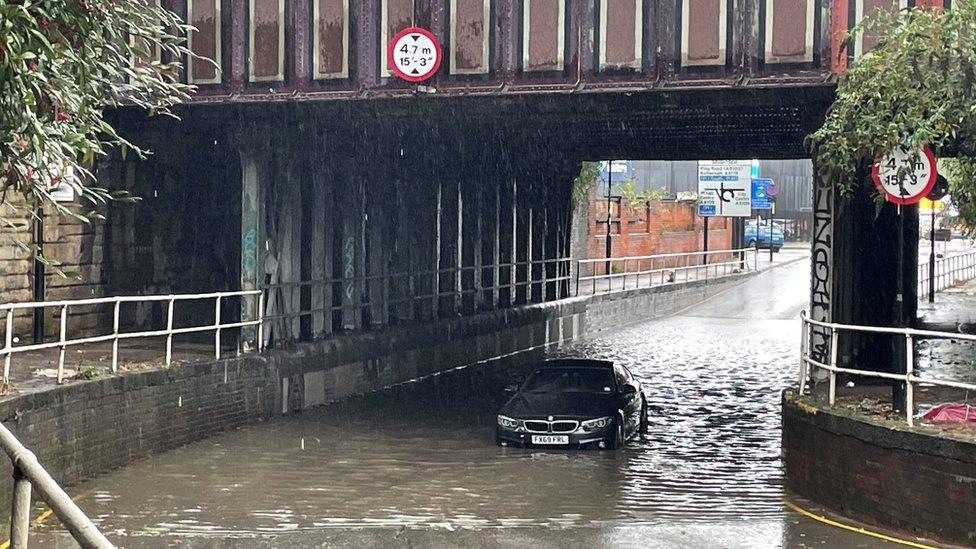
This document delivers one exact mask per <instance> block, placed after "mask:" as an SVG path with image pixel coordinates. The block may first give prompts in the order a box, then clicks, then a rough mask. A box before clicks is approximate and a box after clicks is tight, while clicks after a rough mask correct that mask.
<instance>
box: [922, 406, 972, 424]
mask: <svg viewBox="0 0 976 549" xmlns="http://www.w3.org/2000/svg"><path fill="white" fill-rule="evenodd" d="M923 417H924V418H925V419H930V420H932V421H972V422H974V423H976V406H970V405H968V404H955V403H952V402H950V403H946V404H939V405H938V406H936V407H934V408H932V409H931V410H929V411H928V412H925V415H924V416H923Z"/></svg>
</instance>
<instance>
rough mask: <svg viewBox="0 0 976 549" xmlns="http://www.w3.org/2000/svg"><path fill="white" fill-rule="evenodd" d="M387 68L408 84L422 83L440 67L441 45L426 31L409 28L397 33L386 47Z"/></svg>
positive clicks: (418, 28)
mask: <svg viewBox="0 0 976 549" xmlns="http://www.w3.org/2000/svg"><path fill="white" fill-rule="evenodd" d="M386 55H387V66H389V67H390V70H392V71H393V73H394V74H396V75H397V76H399V77H400V78H402V79H404V80H406V81H408V82H423V81H424V80H427V79H428V78H430V77H431V76H434V73H435V72H437V69H438V67H440V66H441V58H442V57H443V55H442V53H441V44H440V42H439V41H438V40H437V37H435V36H434V35H433V34H431V33H430V31H428V30H427V29H422V28H420V27H410V28H406V29H403V30H402V31H400V32H398V33H397V35H396V36H394V37H393V39H392V40H390V43H389V45H388V46H387V52H386Z"/></svg>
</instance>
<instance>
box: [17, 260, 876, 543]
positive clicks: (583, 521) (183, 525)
mask: <svg viewBox="0 0 976 549" xmlns="http://www.w3.org/2000/svg"><path fill="white" fill-rule="evenodd" d="M808 276H809V264H808V263H807V262H806V261H799V262H797V263H794V264H791V265H787V266H785V267H780V268H778V269H776V270H773V271H769V272H765V273H763V274H761V275H759V276H758V277H756V278H755V279H753V280H751V281H750V282H748V283H746V284H744V285H742V286H739V287H737V288H734V289H733V290H731V291H729V292H726V293H725V294H722V295H720V296H718V297H716V298H713V299H712V300H710V301H708V302H706V303H705V304H703V305H700V306H698V307H696V308H694V309H691V310H689V311H686V312H684V313H681V314H679V315H677V316H674V317H671V318H667V319H661V320H656V321H653V322H646V323H643V324H639V325H635V326H631V327H629V328H625V329H622V330H619V331H616V332H614V333H613V334H611V335H607V336H604V337H600V338H598V339H594V340H591V341H588V342H585V343H582V344H579V345H576V346H574V347H572V348H570V349H565V350H562V351H560V352H559V353H558V354H560V355H579V354H583V355H586V356H590V357H599V358H612V359H615V360H620V361H622V362H624V363H625V364H626V365H628V366H629V367H631V369H632V370H633V371H634V372H635V374H636V375H637V376H638V377H639V378H640V379H641V381H642V382H643V383H644V387H645V391H646V393H647V398H648V404H649V410H650V416H651V423H650V433H649V434H648V435H647V436H646V437H644V438H643V439H641V440H636V441H633V442H631V443H630V444H629V445H628V447H627V448H625V449H623V450H621V451H617V452H609V451H603V452H601V451H559V450H552V451H540V450H523V449H514V448H500V447H497V446H495V444H494V438H493V436H494V435H493V422H494V417H495V411H496V410H497V407H498V405H499V404H500V403H501V401H502V399H503V398H504V395H502V394H500V392H499V391H498V390H497V387H492V388H490V389H485V388H482V387H471V386H465V387H453V388H452V387H445V386H444V384H436V383H431V384H416V386H413V387H410V388H407V389H401V390H399V391H397V392H390V393H386V394H379V395H374V396H371V397H368V398H365V399H359V400H355V401H351V402H348V403H345V404H343V405H341V406H333V407H329V408H323V409H319V410H316V411H313V412H311V413H304V414H301V415H295V416H291V417H286V418H282V419H280V420H277V421H274V422H270V423H266V424H259V425H253V426H249V427H246V428H242V429H239V430H236V431H233V432H229V433H225V434H222V435H220V436H217V437H214V438H211V439H208V440H205V441H202V442H199V443H195V444H191V445H189V446H186V447H183V448H180V449H178V450H175V451H172V452H167V453H165V454H162V455H159V456H156V457H154V458H152V459H148V460H145V461H142V462H139V463H136V464H134V465H132V466H130V467H127V468H125V469H122V470H119V471H117V472H114V473H111V474H107V475H104V476H102V477H100V478H98V479H96V480H94V481H92V482H90V483H87V484H85V485H83V486H79V487H77V488H74V489H72V490H71V492H72V493H73V494H77V495H78V501H79V502H80V504H81V505H82V507H83V508H84V509H85V510H86V511H87V512H88V513H89V514H90V515H91V516H93V517H94V518H95V519H96V520H97V522H98V524H99V526H100V527H101V528H102V529H103V530H104V531H105V532H106V534H107V535H108V536H109V537H110V538H112V539H113V540H115V541H116V542H118V543H119V544H120V545H124V546H126V547H161V546H167V545H172V544H177V543H178V544H179V545H180V546H182V547H231V546H244V547H253V546H269V547H321V546H338V545H348V546H408V545H413V546H448V547H450V546H458V547H466V546H473V545H488V546H496V547H497V546H501V547H509V546H510V547H516V546H518V547H525V546H541V547H546V546H552V547H593V546H640V547H682V546H685V547H880V546H882V543H881V542H879V541H877V540H875V539H872V538H869V537H865V536H862V535H859V534H855V533H851V532H846V531H843V530H839V529H835V528H831V527H828V526H824V525H822V524H820V523H818V522H815V521H812V520H809V519H807V518H805V517H803V516H801V515H798V514H795V513H793V512H790V511H787V510H786V509H785V508H784V506H783V500H784V498H785V497H787V496H786V494H784V490H783V487H782V484H783V478H782V469H781V463H780V418H779V393H780V391H781V390H782V389H783V388H784V387H786V386H788V385H789V384H790V383H791V382H792V380H793V379H794V377H795V369H796V364H797V360H798V350H797V349H798V339H799V324H798V321H797V320H796V314H797V312H798V311H799V310H800V309H801V308H802V307H803V305H804V301H805V296H806V287H807V280H808ZM36 530H37V533H38V534H39V535H37V536H35V537H34V538H33V539H32V542H33V544H34V545H35V546H39V547H45V546H46V547H55V546H65V547H67V546H70V542H69V541H68V540H67V538H66V536H65V534H64V533H63V531H62V530H61V529H60V528H59V527H58V526H57V524H56V521H54V522H53V523H52V524H49V525H42V526H39V527H37V528H36Z"/></svg>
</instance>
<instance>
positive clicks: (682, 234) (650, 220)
mask: <svg viewBox="0 0 976 549" xmlns="http://www.w3.org/2000/svg"><path fill="white" fill-rule="evenodd" d="M610 208H611V214H612V215H611V225H610V234H611V240H612V241H611V245H612V255H613V257H628V256H646V255H655V254H668V253H682V252H694V251H700V250H703V248H704V233H705V224H704V219H703V218H701V217H699V216H698V215H697V214H696V212H695V202H693V201H676V200H652V201H650V202H646V203H641V204H636V205H635V204H629V203H628V202H627V200H626V199H622V198H621V197H620V196H613V197H611V199H610ZM577 215H578V216H579V218H578V223H577V227H578V229H580V230H579V233H580V235H579V236H580V237H581V238H580V239H579V240H577V242H576V244H575V251H576V252H577V255H576V257H578V258H584V257H585V258H588V259H598V258H602V257H606V242H607V241H606V238H607V236H606V234H607V225H606V222H607V221H606V220H607V199H606V198H605V197H599V196H597V189H596V186H594V187H593V188H591V189H590V191H589V193H588V195H587V200H586V202H585V203H584V204H582V205H581V206H580V208H579V211H578V213H577ZM582 219H585V220H586V223H585V227H586V229H585V233H584V232H583V230H582V229H583V223H582ZM584 242H585V246H584V245H583V243H584ZM708 248H709V249H710V250H728V249H731V248H732V220H731V219H730V218H727V217H715V218H712V219H710V220H709V222H708Z"/></svg>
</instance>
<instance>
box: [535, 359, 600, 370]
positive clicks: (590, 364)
mask: <svg viewBox="0 0 976 549" xmlns="http://www.w3.org/2000/svg"><path fill="white" fill-rule="evenodd" d="M541 368H607V369H610V368H613V361H612V360H600V359H596V358H553V359H549V360H546V361H544V362H543V363H542V366H541Z"/></svg>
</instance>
